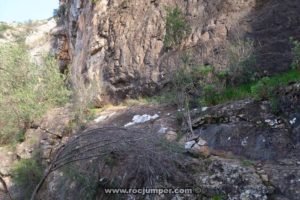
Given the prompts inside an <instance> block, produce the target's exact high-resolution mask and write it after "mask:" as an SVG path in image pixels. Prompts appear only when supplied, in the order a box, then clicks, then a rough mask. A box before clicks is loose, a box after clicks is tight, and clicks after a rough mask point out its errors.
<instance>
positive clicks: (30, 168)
mask: <svg viewBox="0 0 300 200" xmlns="http://www.w3.org/2000/svg"><path fill="white" fill-rule="evenodd" d="M11 173H12V180H13V182H14V184H16V186H17V187H18V188H20V189H21V191H22V195H23V199H30V196H31V193H32V192H33V190H34V188H35V186H36V185H37V184H38V182H39V181H40V180H41V178H42V176H43V167H42V165H41V164H40V163H39V162H38V161H37V160H36V159H34V158H30V159H22V160H20V161H18V162H17V163H16V164H14V166H13V168H12V171H11Z"/></svg>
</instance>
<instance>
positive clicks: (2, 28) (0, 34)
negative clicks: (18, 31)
mask: <svg viewBox="0 0 300 200" xmlns="http://www.w3.org/2000/svg"><path fill="white" fill-rule="evenodd" d="M12 28H13V27H11V26H9V25H7V24H5V23H0V38H2V37H3V33H4V32H5V31H6V30H8V29H12Z"/></svg>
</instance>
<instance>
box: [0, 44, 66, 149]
mask: <svg viewBox="0 0 300 200" xmlns="http://www.w3.org/2000/svg"><path fill="white" fill-rule="evenodd" d="M0 72H1V73H0V126H1V129H0V143H2V144H3V143H10V142H14V141H15V140H16V136H17V133H19V132H20V131H24V130H26V129H27V128H29V127H30V126H31V124H32V123H33V122H34V121H36V120H38V119H39V118H40V117H41V116H42V115H43V114H44V113H45V112H46V111H47V109H49V108H51V107H55V106H62V105H64V104H65V103H66V102H67V101H68V99H69V96H70V92H69V91H68V90H67V89H66V87H65V83H64V79H65V77H64V76H63V75H61V74H60V73H59V70H58V66H57V64H56V61H55V59H54V58H53V57H51V56H45V58H44V64H43V65H42V66H38V65H36V64H34V63H32V62H31V61H30V57H29V55H28V53H27V50H26V48H25V47H24V46H22V45H18V44H4V45H1V47H0Z"/></svg>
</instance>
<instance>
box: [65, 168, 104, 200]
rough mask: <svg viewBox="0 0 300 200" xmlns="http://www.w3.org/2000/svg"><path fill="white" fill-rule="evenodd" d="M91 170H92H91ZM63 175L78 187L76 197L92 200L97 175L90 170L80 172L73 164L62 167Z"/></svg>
mask: <svg viewBox="0 0 300 200" xmlns="http://www.w3.org/2000/svg"><path fill="white" fill-rule="evenodd" d="M92 171H93V170H92ZM64 173H65V175H66V176H65V177H66V178H67V179H69V180H70V181H72V182H75V183H76V187H77V188H78V198H77V199H85V200H92V199H95V196H96V194H97V186H98V184H97V181H98V179H97V177H95V176H94V175H93V174H92V172H89V173H87V172H81V171H79V169H77V168H75V166H72V165H71V166H68V167H66V168H65V169H64Z"/></svg>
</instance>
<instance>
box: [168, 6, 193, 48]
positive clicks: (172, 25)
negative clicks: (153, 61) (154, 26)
mask: <svg viewBox="0 0 300 200" xmlns="http://www.w3.org/2000/svg"><path fill="white" fill-rule="evenodd" d="M190 32H191V26H190V24H189V23H188V21H187V20H186V18H185V16H184V14H183V13H182V11H181V9H180V8H179V7H178V6H176V7H175V8H167V17H166V35H165V38H164V45H165V47H167V48H171V47H175V46H177V45H179V44H180V43H181V41H182V39H184V38H185V37H186V36H187V35H188V34H189V33H190Z"/></svg>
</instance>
